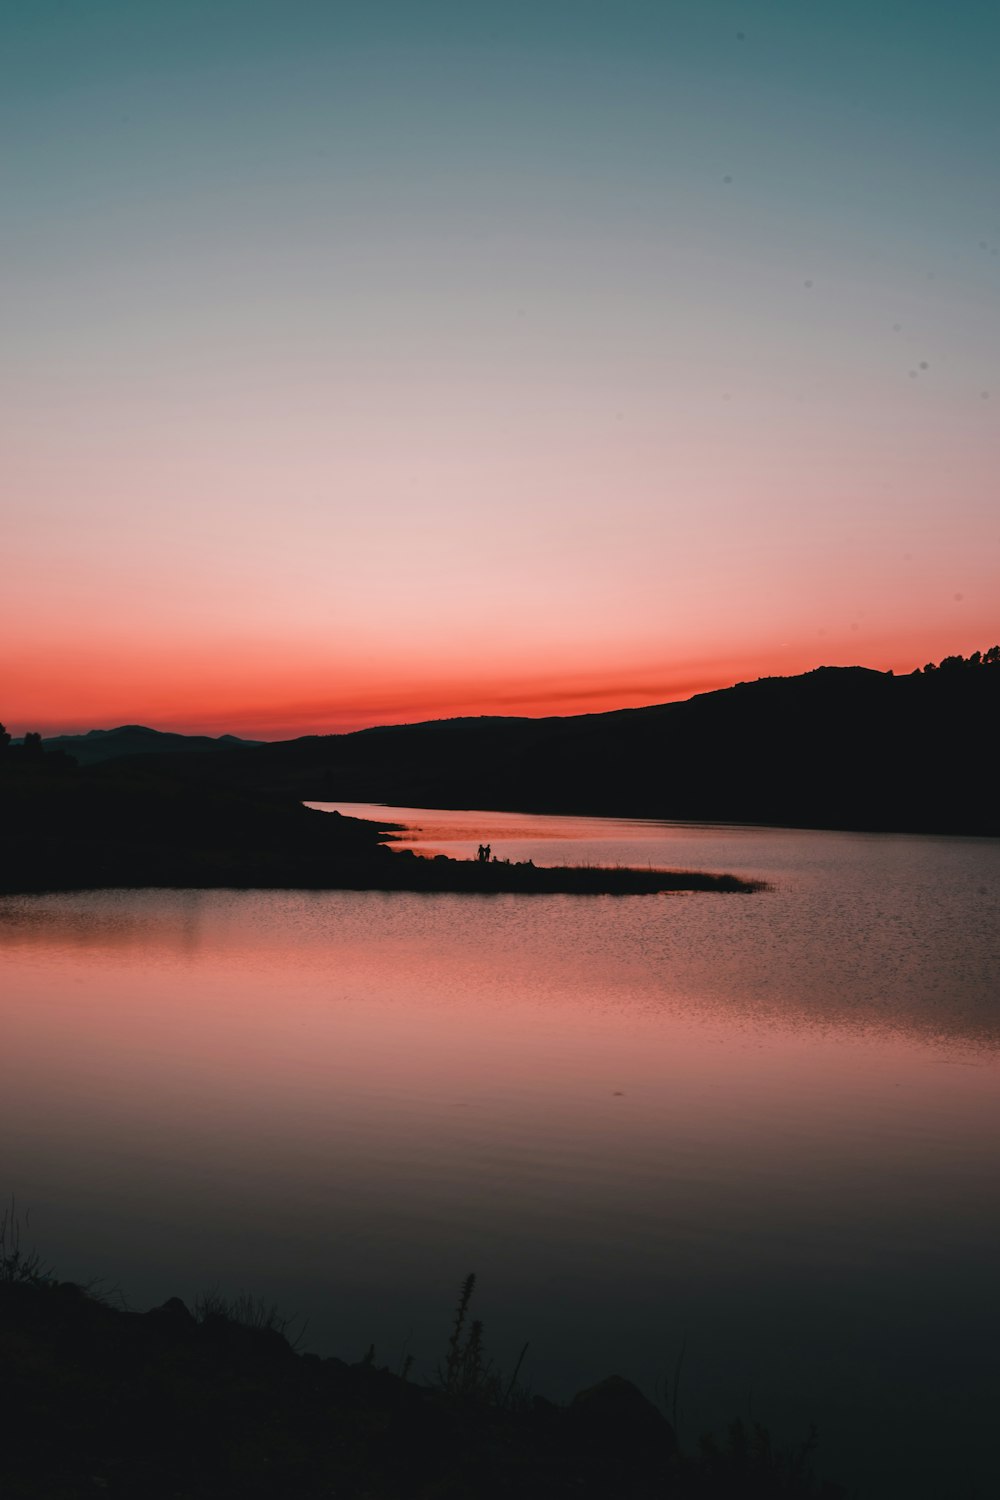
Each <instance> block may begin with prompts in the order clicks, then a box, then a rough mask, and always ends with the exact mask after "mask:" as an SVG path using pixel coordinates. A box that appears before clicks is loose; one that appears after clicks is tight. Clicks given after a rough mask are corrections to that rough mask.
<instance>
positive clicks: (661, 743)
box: [171, 648, 1000, 836]
mask: <svg viewBox="0 0 1000 1500" xmlns="http://www.w3.org/2000/svg"><path fill="white" fill-rule="evenodd" d="M994 653H995V648H993V650H991V652H989V653H987V655H986V657H981V656H979V654H978V653H977V654H976V656H975V657H974V658H972V659H970V660H963V659H962V658H957V657H956V658H950V659H948V660H946V661H945V662H944V663H942V664H941V666H940V667H938V668H932V667H930V666H929V667H928V668H926V669H925V670H924V671H922V672H915V673H912V674H910V675H907V676H894V675H893V674H892V673H891V672H879V671H873V670H871V669H869V668H865V667H818V668H816V669H815V670H814V671H812V672H807V673H804V674H802V675H801V676H797V677H772V678H761V679H759V680H758V681H756V682H744V683H739V684H737V685H736V686H734V687H730V688H723V689H720V690H718V691H716V692H711V693H702V694H699V695H697V696H696V697H693V698H690V699H688V700H686V701H684V702H678V703H665V704H661V705H657V706H654V707H650V708H634V709H620V710H616V711H613V712H610V713H596V714H582V715H576V716H571V717H551V718H543V719H526V718H496V717H483V718H464V719H446V720H436V721H429V722H426V723H420V724H410V725H398V726H388V727H382V728H375V729H365V730H359V731H356V732H354V733H352V734H341V735H309V736H306V737H304V738H301V739H296V740H287V741H282V742H277V743H271V744H262V745H258V746H256V747H252V748H246V749H241V750H240V751H239V752H231V753H226V751H225V750H223V749H221V748H220V749H218V750H215V751H213V753H212V755H211V757H205V756H200V755H197V754H191V755H189V756H188V757H187V759H186V765H185V772H184V774H185V775H192V776H202V775H207V774H211V775H213V776H217V775H219V774H220V773H223V771H224V774H225V776H226V778H227V782H228V783H229V784H232V785H242V786H244V787H246V788H248V789H250V788H252V789H253V790H255V791H257V792H266V793H268V794H270V795H274V794H283V795H292V796H294V797H296V798H297V799H301V800H306V801H323V800H328V801H335V800H344V801H361V802H385V803H389V804H396V805H412V806H420V807H452V808H495V809H507V810H515V811H522V812H551V813H581V814H603V815H609V816H626V817H645V818H675V819H684V820H697V821H709V822H735V823H762V824H775V825H782V826H791V827H816V828H833V829H857V830H879V831H896V832H929V833H968V834H990V835H994V836H995V835H998V834H1000V798H998V793H997V777H996V771H995V745H996V743H997V731H998V729H1000V660H998V659H997V655H996V654H994ZM171 760H173V757H171Z"/></svg>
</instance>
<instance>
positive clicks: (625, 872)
mask: <svg viewBox="0 0 1000 1500" xmlns="http://www.w3.org/2000/svg"><path fill="white" fill-rule="evenodd" d="M239 753H240V754H243V755H246V754H250V753H252V752H250V751H248V750H243V751H240V752H239ZM216 757H218V759H219V761H220V762H221V761H222V760H223V759H225V757H224V754H223V752H215V753H214V754H213V757H212V759H213V762H214V761H215V759H216ZM193 758H194V757H193V756H192V754H191V753H186V754H184V755H181V756H179V757H163V758H162V759H160V758H157V760H156V763H154V762H153V758H152V757H150V756H143V757H141V758H139V757H136V758H135V759H131V760H130V759H119V760H105V761H103V762H100V763H98V764H94V765H90V766H78V765H76V764H75V763H74V761H73V760H72V759H71V758H70V757H69V756H68V755H66V754H65V752H61V751H52V752H48V753H46V751H45V750H44V748H43V747H42V745H41V743H40V742H39V741H38V740H37V738H35V737H31V736H28V737H27V743H26V744H25V745H4V746H3V748H2V749H0V826H2V827H3V831H4V843H3V860H2V862H0V891H2V892H8V893H12V892H41V891H60V890H63V891H65V890H95V889H109V888H120V887H127V888H133V889H134V888H139V887H174V888H196V889H213V888H227V889H234V888H235V889H247V890H250V889H311V890H383V891H426V892H446V891H450V892H457V893H468V894H479V895H490V894H493V895H498V894H501V893H505V892H510V893H517V894H520V895H547V894H559V893H561V894H567V895H648V894H653V893H655V892H657V891H719V892H732V891H751V890H755V889H759V888H760V882H753V881H745V880H740V879H738V878H737V877H736V876H733V875H710V874H705V873H702V872H698V871H692V872H685V871H676V870H649V869H642V870H630V869H623V868H602V867H593V866H584V867H577V866H568V867H562V868H552V867H543V866H535V865H533V864H532V863H530V862H525V863H521V864H514V863H508V862H507V861H506V860H503V859H496V860H493V861H491V862H489V863H485V862H481V861H474V860H460V859H449V858H446V857H445V856H443V855H438V856H437V857H436V858H433V859H431V858H423V857H420V856H417V855H414V854H413V853H411V852H410V851H406V850H404V851H400V852H394V851H393V850H392V849H391V847H390V846H389V841H390V840H391V837H392V831H393V830H392V825H390V824H386V825H383V826H381V827H380V826H379V825H377V824H375V823H370V822H364V821H362V820H360V819H357V818H347V817H341V816H340V815H339V814H337V813H325V812H317V811H315V810H312V809H310V808H306V807H303V806H302V805H301V803H300V802H299V801H298V800H297V798H296V797H295V796H294V795H292V794H289V793H287V792H281V791H280V790H279V791H275V792H268V791H266V790H255V789H253V788H249V787H246V786H241V785H240V784H239V782H238V780H237V778H233V777H230V776H228V775H227V774H226V773H225V772H224V771H223V772H222V774H219V775H210V774H206V773H205V771H204V769H201V770H199V773H198V774H197V775H194V776H192V775H188V774H184V773H183V772H182V770H181V767H182V766H186V765H187V763H188V762H189V761H190V760H191V759H193Z"/></svg>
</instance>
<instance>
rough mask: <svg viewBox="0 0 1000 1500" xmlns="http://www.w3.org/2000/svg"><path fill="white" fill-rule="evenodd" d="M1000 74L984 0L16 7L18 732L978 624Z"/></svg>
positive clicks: (6, 25)
mask: <svg viewBox="0 0 1000 1500" xmlns="http://www.w3.org/2000/svg"><path fill="white" fill-rule="evenodd" d="M998 55H1000V9H998V8H997V7H996V6H995V5H987V4H975V3H974V4H962V5H961V6H958V7H952V8H947V7H944V6H941V5H939V4H935V5H930V4H919V3H908V4H904V3H881V4H879V5H877V6H871V5H862V4H857V3H848V4H841V5H838V6H836V7H833V6H820V5H816V4H808V3H803V4H794V5H793V4H791V3H783V4H778V3H770V4H765V3H746V4H725V3H708V0H702V3H699V4H695V3H690V4H673V3H669V0H661V3H659V4H653V3H638V0H620V3H615V4H610V3H606V4H588V3H585V0H583V3H581V0H575V3H572V4H570V3H566V4H562V3H553V0H538V3H533V4H530V5H529V4H525V5H507V6H504V7H488V6H482V5H469V4H444V3H418V0H411V3H409V4H405V5H404V4H401V3H387V4H381V5H380V4H377V3H368V4H341V3H336V0H328V3H325V4H319V3H298V0H284V3H280V4H279V3H255V0H240V3H230V0H202V3H198V4H196V3H191V0H170V3H159V0H145V3H142V0H132V3H128V4H126V3H101V0H93V3H86V0H75V3H48V0H30V3H29V0H7V4H6V5H5V6H4V7H3V10H2V13H0V139H2V141H3V143H4V145H3V159H2V192H3V199H2V201H3V252H4V253H3V261H4V266H5V273H4V292H3V312H2V317H3V330H4V333H3V344H4V351H5V359H4V361H3V365H4V372H3V375H2V387H0V396H2V398H3V416H2V418H0V423H2V434H0V435H2V439H3V448H4V453H5V455H6V457H5V460H4V468H5V470H6V472H7V479H6V480H5V485H4V489H5V495H6V498H5V502H4V510H5V522H4V532H5V549H4V550H5V553H6V554H7V556H8V559H9V560H8V568H7V573H8V583H7V587H6V589H5V598H4V600H3V602H2V603H0V630H2V638H3V640H4V642H5V643H6V644H5V646H4V647H3V648H2V649H3V651H4V653H5V655H6V653H7V652H8V651H11V652H12V653H13V654H12V655H11V658H10V660H9V661H5V662H4V663H3V668H4V676H5V678H6V679H7V681H8V684H9V686H8V698H9V701H5V703H4V705H3V712H4V717H5V718H6V719H8V721H11V722H14V721H15V720H16V721H17V727H18V728H22V729H23V728H24V727H25V723H22V722H21V721H22V720H24V721H25V722H27V719H28V718H30V719H31V721H32V723H34V722H36V721H37V722H38V723H39V724H44V725H48V726H52V727H57V726H58V727H87V726H88V725H89V724H90V723H94V722H98V721H101V722H104V721H106V719H107V718H108V717H109V716H110V717H120V718H126V719H135V718H144V719H147V720H149V719H152V720H154V721H155V722H158V723H163V724H167V723H170V722H176V723H179V724H184V725H190V726H191V727H200V728H212V727H216V728H235V729H243V730H245V731H255V732H267V733H271V732H274V733H279V732H281V733H284V732H293V731H295V730H298V729H306V728H322V727H338V726H340V725H345V726H348V725H352V724H355V723H362V722H374V721H377V720H384V719H393V718H415V717H430V716H436V715H437V714H439V713H444V712H455V711H464V712H479V711H495V710H499V711H513V710H514V709H517V708H523V709H524V710H525V711H528V712H536V711H541V710H542V708H544V707H545V706H549V705H555V706H558V705H562V704H565V705H566V706H568V707H574V708H575V707H583V706H587V705H588V704H592V705H593V706H595V707H602V706H610V704H611V703H612V702H638V701H655V700H659V699H663V698H667V697H671V696H677V695H684V694H686V693H687V692H690V691H694V690H696V689H697V688H699V687H706V686H713V685H721V684H723V683H725V682H728V681H731V680H733V679H734V678H736V677H740V676H756V675H759V674H763V673H767V672H771V671H791V670H801V669H805V668H808V667H810V666H814V665H817V664H818V663H819V662H820V661H854V660H860V661H864V662H866V663H868V664H870V665H877V666H886V667H888V666H893V667H895V668H897V669H905V668H907V667H909V666H912V665H915V664H916V663H917V662H919V661H923V660H926V659H927V658H928V657H929V656H940V655H943V654H945V653H946V652H950V651H957V650H961V651H970V650H972V649H974V648H976V647H984V646H986V645H989V644H991V643H992V641H993V640H994V639H995V638H996V637H997V635H998V634H1000V620H998V612H997V606H996V601H997V599H998V598H1000V504H998V496H997V486H996V480H995V477H994V476H995V475H996V474H997V473H998V472H1000V443H998V432H997V410H998V407H1000V371H998V362H1000V185H998V184H1000V178H998V174H997V167H996V163H997V161H998V160H1000V107H998V105H997V88H996V66H997V65H996V59H997V56H998ZM28 617H31V618H32V620H33V622H38V623H37V625H35V624H33V627H32V638H31V641H30V643H29V644H28V646H27V647H26V648H25V650H23V651H21V650H19V649H18V650H15V649H14V643H15V642H17V641H18V638H19V634H20V633H21V632H22V630H23V622H24V621H25V619H26V618H28ZM28 727H31V726H30V725H29V726H28Z"/></svg>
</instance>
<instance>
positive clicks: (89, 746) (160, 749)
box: [15, 724, 259, 766]
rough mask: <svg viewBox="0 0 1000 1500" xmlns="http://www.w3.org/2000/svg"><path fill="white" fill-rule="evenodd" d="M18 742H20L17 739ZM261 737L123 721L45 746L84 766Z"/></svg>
mask: <svg viewBox="0 0 1000 1500" xmlns="http://www.w3.org/2000/svg"><path fill="white" fill-rule="evenodd" d="M15 743H16V742H15ZM258 743H259V741H257V740H241V739H238V738H237V736H236V735H234V734H223V735H220V736H219V738H218V739H213V738H212V737H211V736H210V735H207V734H173V733H170V732H169V731H165V730H161V729H148V728H147V727H146V725H145V724H121V725H119V727H118V728H117V729H90V730H88V731H87V733H86V734H57V735H52V736H50V737H48V738H45V739H43V740H42V745H43V747H44V749H45V750H47V751H50V750H64V751H66V753H67V754H69V755H72V756H73V758H74V760H76V761H77V763H78V764H79V765H81V766H90V765H95V764H96V763H97V762H98V761H102V760H115V759H117V758H118V757H119V756H124V755H157V754H163V753H164V752H165V751H184V752H190V751H212V750H235V749H238V748H239V747H240V746H241V745H255V744H258Z"/></svg>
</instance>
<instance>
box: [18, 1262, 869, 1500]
mask: <svg viewBox="0 0 1000 1500" xmlns="http://www.w3.org/2000/svg"><path fill="white" fill-rule="evenodd" d="M253 1311H254V1310H253V1309H251V1312H252V1313H253ZM252 1321H254V1320H253V1319H251V1322H252ZM469 1347H470V1344H467V1345H466V1346H465V1348H464V1349H463V1350H462V1351H458V1352H459V1353H460V1354H463V1355H464V1354H465V1353H466V1352H467V1350H468V1349H469ZM462 1363H463V1361H462V1360H461V1359H460V1360H458V1361H455V1360H451V1361H449V1366H448V1369H447V1372H446V1373H445V1374H444V1378H443V1379H442V1381H441V1382H439V1383H438V1384H437V1385H436V1386H435V1387H430V1386H426V1385H420V1384H417V1383H416V1382H414V1381H408V1380H405V1379H403V1378H401V1377H400V1376H399V1375H396V1374H392V1373H390V1372H389V1371H388V1370H384V1369H378V1368H377V1367H376V1365H375V1362H374V1359H371V1360H369V1361H365V1362H362V1363H360V1364H354V1365H348V1364H345V1363H344V1362H343V1361H342V1360H339V1359H320V1358H318V1357H317V1356H315V1355H309V1354H306V1355H299V1354H296V1353H295V1352H294V1350H293V1349H292V1348H291V1347H290V1345H289V1344H288V1342H287V1341H286V1340H285V1338H284V1337H283V1335H282V1333H281V1332H280V1331H279V1330H278V1329H277V1328H276V1327H273V1326H267V1320H266V1318H265V1319H264V1324H263V1326H261V1325H260V1323H259V1322H258V1326H256V1327H255V1326H248V1324H247V1323H246V1322H245V1321H243V1322H241V1321H239V1320H238V1319H236V1318H234V1317H233V1316H232V1315H231V1313H226V1312H211V1311H210V1312H208V1313H207V1315H206V1314H204V1313H203V1315H202V1316H201V1317H199V1318H198V1319H196V1318H195V1317H193V1316H192V1314H191V1313H190V1312H189V1311H188V1309H187V1308H186V1307H185V1306H184V1304H183V1303H182V1302H180V1301H178V1300H177V1299H176V1298H175V1299H172V1300H171V1301H170V1302H167V1303H165V1304H164V1305H163V1306H162V1307H160V1308H156V1309H154V1310H153V1311H151V1312H148V1313H145V1314H140V1313H135V1312H126V1311H122V1310H120V1309H117V1308H113V1307H110V1306H107V1305H106V1304H104V1303H102V1302H101V1301H98V1300H96V1299H95V1298H93V1297H91V1296H88V1295H87V1294H86V1293H85V1292H83V1291H82V1290H81V1289H80V1288H79V1287H76V1286H73V1285H70V1284H67V1283H57V1282H40V1283H38V1284H35V1285H28V1284H23V1283H21V1284H19V1283H6V1284H5V1283H4V1282H3V1281H2V1280H0V1402H2V1408H3V1412H4V1416H5V1418H6V1421H7V1423H8V1424H9V1425H8V1427H7V1439H6V1441H5V1442H4V1444H3V1445H2V1447H0V1491H2V1493H3V1495H4V1497H5V1500H91V1497H94V1496H98V1495H103V1496H106V1497H108V1500H320V1497H323V1500H329V1497H332V1496H336V1497H341V1500H509V1497H512V1496H517V1497H523V1500H562V1497H565V1500H570V1497H574V1500H610V1497H614V1500H671V1497H674V1500H696V1497H700V1500H750V1497H759V1500H767V1497H772V1496H774V1497H777V1496H784V1497H786V1500H807V1497H817V1500H819V1497H826V1500H838V1497H841V1500H842V1497H843V1496H844V1495H845V1492H844V1491H843V1490H841V1489H840V1488H839V1487H835V1486H833V1485H826V1486H825V1485H820V1484H818V1483H815V1482H814V1481H813V1480H812V1478H811V1476H810V1473H809V1470H808V1463H807V1455H806V1454H805V1453H800V1454H796V1453H789V1454H776V1453H774V1452H772V1450H771V1447H770V1444H769V1442H768V1440H767V1437H766V1434H764V1433H762V1432H761V1431H760V1429H757V1430H756V1431H753V1432H745V1431H744V1430H743V1429H739V1428H737V1429H736V1430H735V1431H734V1432H733V1433H731V1434H730V1435H729V1437H728V1439H726V1440H724V1441H723V1442H722V1443H719V1444H707V1445H705V1446H703V1448H702V1451H701V1452H700V1453H699V1454H697V1455H687V1454H685V1453H683V1452H682V1451H680V1449H679V1448H678V1445H677V1442H676V1440H675V1436H674V1432H673V1430H672V1428H671V1426H670V1424H669V1422H668V1421H667V1420H666V1418H665V1417H664V1416H663V1415H662V1413H661V1412H659V1411H658V1410H657V1408H656V1407H654V1406H653V1405H652V1404H651V1403H650V1402H649V1401H647V1400H646V1398H645V1397H644V1396H643V1395H642V1394H641V1392H640V1391H638V1390H637V1389H636V1387H635V1386H633V1385H631V1384H630V1382H628V1381H627V1380H624V1379H621V1378H619V1377H611V1378H609V1379H608V1380H606V1381H603V1382H601V1383H600V1384H599V1385H598V1386H595V1387H592V1388H591V1389H590V1390H588V1391H584V1392H581V1393H580V1394H579V1395H578V1396H576V1397H575V1398H574V1400H573V1401H572V1402H571V1403H570V1404H569V1405H568V1406H556V1405H554V1404H553V1403H552V1402H549V1401H545V1400H541V1399H535V1400H530V1399H528V1398H527V1396H525V1395H524V1394H523V1393H520V1392H516V1391H515V1390H514V1389H513V1388H512V1387H511V1385H510V1384H509V1383H504V1384H501V1383H499V1382H496V1381H494V1382H490V1381H489V1380H486V1379H484V1378H483V1377H482V1375H481V1374H480V1373H478V1372H476V1371H470V1370H468V1369H466V1370H465V1372H464V1374H463V1370H462V1369H461V1368H459V1366H460V1365H461V1364H462Z"/></svg>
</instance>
